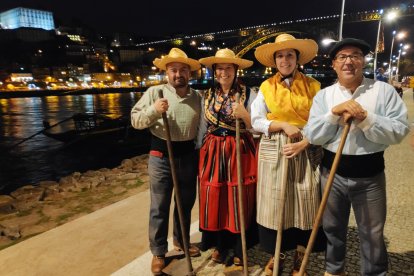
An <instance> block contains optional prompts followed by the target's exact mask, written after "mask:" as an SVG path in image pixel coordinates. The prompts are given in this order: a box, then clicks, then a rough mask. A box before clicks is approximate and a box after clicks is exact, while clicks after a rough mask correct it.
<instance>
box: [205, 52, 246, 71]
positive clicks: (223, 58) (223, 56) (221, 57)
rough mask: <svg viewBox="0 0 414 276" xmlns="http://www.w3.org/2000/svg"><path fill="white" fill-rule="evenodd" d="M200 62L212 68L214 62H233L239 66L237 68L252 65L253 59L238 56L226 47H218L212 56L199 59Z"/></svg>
mask: <svg viewBox="0 0 414 276" xmlns="http://www.w3.org/2000/svg"><path fill="white" fill-rule="evenodd" d="M199 61H200V63H201V64H203V65H205V66H207V67H209V68H212V66H213V64H216V63H233V64H236V65H238V66H239V69H244V68H247V67H250V66H252V65H253V61H251V60H247V59H243V58H239V57H237V56H236V55H235V54H234V52H233V51H232V50H230V49H228V48H225V49H220V50H218V51H217V52H216V54H215V55H214V56H212V57H206V58H202V59H199Z"/></svg>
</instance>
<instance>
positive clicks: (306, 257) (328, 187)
mask: <svg viewBox="0 0 414 276" xmlns="http://www.w3.org/2000/svg"><path fill="white" fill-rule="evenodd" d="M351 123H352V120H351V119H349V120H348V122H347V123H346V125H345V127H344V129H343V130H342V135H341V140H340V142H339V146H338V150H337V151H336V154H335V158H334V161H333V163H332V168H331V171H330V172H329V176H328V180H327V181H326V185H325V189H324V190H323V196H322V199H321V204H320V205H319V209H318V213H317V214H316V218H315V222H314V223H313V228H312V233H311V235H310V237H309V241H308V245H307V246H306V250H305V255H304V256H303V260H302V264H301V266H300V270H299V275H300V276H303V275H304V273H305V269H306V265H307V264H308V261H309V255H310V253H311V252H312V248H313V244H314V243H315V239H316V235H317V233H318V229H319V224H320V223H321V220H322V216H323V212H324V211H325V208H326V204H327V203H328V197H329V193H330V192H331V188H332V184H333V180H334V178H335V173H336V169H337V168H338V164H339V161H340V159H341V155H342V150H343V149H344V145H345V141H346V137H347V136H348V133H349V129H350V127H351Z"/></svg>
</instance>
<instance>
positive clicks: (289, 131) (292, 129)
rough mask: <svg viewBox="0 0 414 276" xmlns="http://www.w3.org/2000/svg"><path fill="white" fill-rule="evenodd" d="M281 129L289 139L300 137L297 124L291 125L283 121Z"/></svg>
mask: <svg viewBox="0 0 414 276" xmlns="http://www.w3.org/2000/svg"><path fill="white" fill-rule="evenodd" d="M282 129H283V131H284V132H285V133H286V135H287V136H288V137H289V138H291V139H293V138H302V133H301V132H300V129H299V128H298V127H297V126H293V125H291V124H289V123H284V124H283V126H282Z"/></svg>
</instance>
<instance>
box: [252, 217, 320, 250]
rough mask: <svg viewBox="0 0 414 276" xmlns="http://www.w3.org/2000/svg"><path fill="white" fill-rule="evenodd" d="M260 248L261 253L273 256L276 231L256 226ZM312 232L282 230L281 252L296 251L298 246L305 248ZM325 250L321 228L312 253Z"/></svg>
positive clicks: (291, 229)
mask: <svg viewBox="0 0 414 276" xmlns="http://www.w3.org/2000/svg"><path fill="white" fill-rule="evenodd" d="M258 229H259V241H260V247H261V248H262V250H263V251H265V252H267V253H269V254H271V255H274V254H275V248H276V237H277V231H276V230H273V229H269V228H266V227H264V226H262V225H260V224H259V225H258ZM311 233H312V230H301V229H299V228H289V229H286V230H283V233H282V244H281V250H280V251H281V252H285V251H288V250H293V249H296V247H297V246H298V245H301V246H303V247H306V246H307V245H308V241H309V237H310V235H311ZM325 249H326V236H325V233H324V232H323V229H322V227H319V229H318V234H317V236H316V239H315V243H314V245H313V249H312V252H322V251H325Z"/></svg>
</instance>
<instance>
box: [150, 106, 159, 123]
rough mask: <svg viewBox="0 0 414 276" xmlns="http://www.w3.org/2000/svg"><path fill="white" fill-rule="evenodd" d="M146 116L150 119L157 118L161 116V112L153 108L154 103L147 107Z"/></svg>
mask: <svg viewBox="0 0 414 276" xmlns="http://www.w3.org/2000/svg"><path fill="white" fill-rule="evenodd" d="M147 116H148V118H149V119H150V121H152V119H157V118H159V117H161V114H159V113H158V112H157V110H156V109H155V106H154V105H151V106H150V107H149V108H148V109H147Z"/></svg>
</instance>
